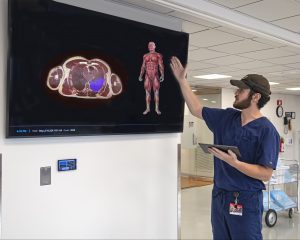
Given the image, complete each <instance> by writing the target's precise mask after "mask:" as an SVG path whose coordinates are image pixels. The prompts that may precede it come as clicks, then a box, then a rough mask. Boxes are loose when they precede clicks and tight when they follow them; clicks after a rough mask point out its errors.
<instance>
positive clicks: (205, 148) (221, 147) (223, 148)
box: [199, 143, 242, 157]
mask: <svg viewBox="0 0 300 240" xmlns="http://www.w3.org/2000/svg"><path fill="white" fill-rule="evenodd" d="M199 146H200V147H201V148H202V150H203V151H204V152H205V153H210V152H209V151H208V148H211V147H215V148H217V149H219V150H221V151H223V152H226V153H228V150H231V151H233V152H234V153H235V154H236V155H237V156H238V157H241V156H242V155H241V153H240V150H239V149H238V147H236V146H227V145H216V144H206V143H199Z"/></svg>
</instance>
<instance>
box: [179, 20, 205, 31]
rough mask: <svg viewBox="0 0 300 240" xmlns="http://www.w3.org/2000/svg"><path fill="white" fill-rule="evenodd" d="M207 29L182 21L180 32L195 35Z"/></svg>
mask: <svg viewBox="0 0 300 240" xmlns="http://www.w3.org/2000/svg"><path fill="white" fill-rule="evenodd" d="M206 29H208V27H205V26H202V25H199V24H196V23H192V22H187V21H183V22H182V31H183V32H187V33H195V32H200V31H203V30H206Z"/></svg>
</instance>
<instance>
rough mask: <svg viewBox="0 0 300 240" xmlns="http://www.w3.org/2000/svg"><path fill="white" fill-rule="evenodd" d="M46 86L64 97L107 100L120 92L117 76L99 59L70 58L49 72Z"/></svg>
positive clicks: (119, 81)
mask: <svg viewBox="0 0 300 240" xmlns="http://www.w3.org/2000/svg"><path fill="white" fill-rule="evenodd" d="M47 86H48V87H49V88H50V89H51V90H58V92H59V94H61V95H63V96H66V97H77V98H86V99H97V98H98V99H108V98H111V97H112V96H113V95H118V94H120V93H121V92H122V82H121V79H120V78H119V76H118V75H117V74H115V73H112V72H111V69H110V66H109V65H108V64H107V63H106V62H104V61H103V60H101V59H98V58H95V59H91V60H88V59H86V58H84V57H79V56H77V57H71V58H69V59H67V60H66V61H65V62H64V63H63V65H62V66H56V67H54V68H52V69H51V70H50V71H49V74H48V77H47Z"/></svg>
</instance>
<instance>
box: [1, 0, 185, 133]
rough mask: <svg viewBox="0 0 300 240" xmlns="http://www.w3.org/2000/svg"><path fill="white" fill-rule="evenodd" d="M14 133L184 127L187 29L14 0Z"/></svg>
mask: <svg viewBox="0 0 300 240" xmlns="http://www.w3.org/2000/svg"><path fill="white" fill-rule="evenodd" d="M8 24H9V26H8V30H9V43H10V44H9V56H8V78H7V128H6V129H7V131H6V133H7V134H6V136H7V137H42V136H76V135H100V134H135V133H171V132H182V130H183V117H184V101H183V98H182V94H181V92H180V88H179V85H178V83H177V81H176V79H175V78H174V76H173V74H172V72H171V69H170V58H171V56H177V57H178V58H179V59H180V60H181V61H182V62H183V64H186V62H187V50H188V34H186V33H183V32H177V31H173V30H168V29H164V28H160V27H156V26H152V25H148V24H144V23H139V22H135V21H131V20H127V19H124V18H119V17H115V16H111V15H107V14H103V13H99V12H95V11H91V10H86V9H82V8H78V7H74V6H70V5H67V4H62V3H58V2H55V1H52V0H26V1H24V0H10V1H9V23H8Z"/></svg>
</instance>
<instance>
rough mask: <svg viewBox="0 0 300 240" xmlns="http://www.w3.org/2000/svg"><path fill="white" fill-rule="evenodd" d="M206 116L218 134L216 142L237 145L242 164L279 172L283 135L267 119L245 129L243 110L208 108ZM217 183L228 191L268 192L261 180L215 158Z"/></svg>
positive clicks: (204, 116)
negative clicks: (269, 168) (278, 164)
mask: <svg viewBox="0 0 300 240" xmlns="http://www.w3.org/2000/svg"><path fill="white" fill-rule="evenodd" d="M202 116H203V119H204V121H205V122H206V124H207V126H208V128H209V129H210V130H211V131H212V132H213V134H214V143H215V144H220V145H231V146H237V147H238V148H239V150H240V152H241V155H242V156H241V157H239V158H238V159H239V160H240V161H243V162H246V163H250V164H258V165H262V166H266V167H271V168H273V169H276V165H277V160H278V154H279V143H280V136H279V134H278V132H277V130H276V129H275V127H274V125H273V124H272V123H271V122H270V121H269V120H268V119H267V118H266V117H261V118H258V119H255V120H253V121H251V122H249V123H248V124H246V125H245V126H242V121H241V111H239V110H236V109H233V108H227V109H216V108H207V107H204V108H203V110H202ZM214 184H215V186H216V187H218V188H221V189H224V190H227V191H258V190H262V189H265V185H264V183H263V182H262V181H261V180H258V179H254V178H252V177H249V176H247V175H245V174H244V173H242V172H240V171H238V170H237V169H235V168H233V167H232V166H230V165H229V164H227V163H226V162H224V161H222V160H220V159H218V158H216V157H214Z"/></svg>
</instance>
